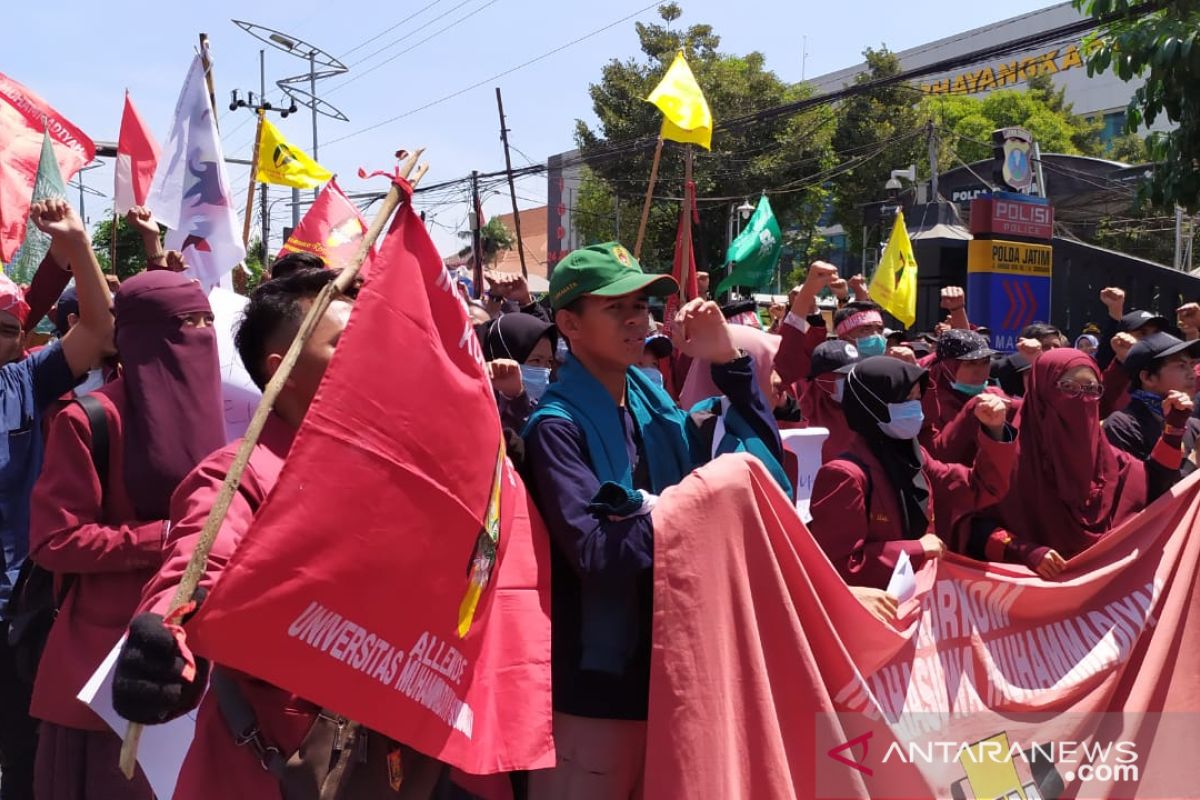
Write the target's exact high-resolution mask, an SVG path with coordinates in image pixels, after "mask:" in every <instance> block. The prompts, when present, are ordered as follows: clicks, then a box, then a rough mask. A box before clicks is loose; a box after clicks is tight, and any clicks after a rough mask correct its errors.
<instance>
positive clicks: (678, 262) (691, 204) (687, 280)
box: [663, 181, 700, 336]
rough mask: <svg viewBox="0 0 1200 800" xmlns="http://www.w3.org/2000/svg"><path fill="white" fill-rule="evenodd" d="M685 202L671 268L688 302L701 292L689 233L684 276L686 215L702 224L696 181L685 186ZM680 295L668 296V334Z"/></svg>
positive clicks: (664, 317) (664, 322) (694, 249)
mask: <svg viewBox="0 0 1200 800" xmlns="http://www.w3.org/2000/svg"><path fill="white" fill-rule="evenodd" d="M683 197H684V202H683V205H682V206H681V207H680V209H679V228H678V230H677V232H676V234H675V263H674V265H673V266H672V268H671V276H672V277H673V278H675V282H676V283H678V284H679V287H680V289H681V291H682V294H683V299H684V301H685V302H686V301H687V300H691V299H693V298H694V297H696V296H697V295H699V294H700V286H699V282H698V281H697V279H696V248H695V246H694V245H693V243H692V241H691V236H690V235H688V264H687V275H686V277H685V276H684V269H683V238H684V230H683V229H684V222H685V220H686V217H685V215H686V214H691V215H692V222H693V224H696V225H699V224H700V215H699V213H698V212H697V210H696V184H695V182H694V181H688V182H687V184H685V186H684V191H683ZM679 305H680V302H679V296H678V295H672V296H671V297H668V298H667V307H666V310H665V311H664V312H663V327H664V329H665V332H666V334H667V335H668V336H669V335H670V333H671V324H672V321H673V320H674V318H675V312H676V311H678V310H679Z"/></svg>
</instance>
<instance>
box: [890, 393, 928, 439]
mask: <svg viewBox="0 0 1200 800" xmlns="http://www.w3.org/2000/svg"><path fill="white" fill-rule="evenodd" d="M887 407H888V416H889V417H891V420H892V421H891V422H880V423H878V424H879V430H881V431H883V432H884V433H885V434H887V435H888V436H890V437H892V438H893V439H915V438H917V434H919V433H920V432H921V426H922V425H924V424H925V411H924V409H922V408H921V401H920V400H906V401H905V402H903V403H888V404H887Z"/></svg>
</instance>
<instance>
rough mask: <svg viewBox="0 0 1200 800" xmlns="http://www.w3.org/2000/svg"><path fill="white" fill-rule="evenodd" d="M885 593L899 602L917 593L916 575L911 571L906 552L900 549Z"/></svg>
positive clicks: (905, 600)
mask: <svg viewBox="0 0 1200 800" xmlns="http://www.w3.org/2000/svg"><path fill="white" fill-rule="evenodd" d="M887 593H888V594H890V595H891V596H892V597H894V598H896V599H897V600H899V601H900V602H901V603H904V602H907V601H908V600H909V599H911V598H912V596H913V595H915V594H916V593H917V576H916V574H915V573H914V572H913V566H912V561H911V560H910V559H909V557H908V553H905V552H903V551H901V553H900V557H899V558H898V559H896V568H895V569H894V570H892V579H891V580H889V581H888V585H887Z"/></svg>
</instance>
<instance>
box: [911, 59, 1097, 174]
mask: <svg viewBox="0 0 1200 800" xmlns="http://www.w3.org/2000/svg"><path fill="white" fill-rule="evenodd" d="M1063 93H1064V90H1063V89H1057V90H1056V89H1055V88H1054V85H1053V84H1052V83H1051V81H1050V78H1049V76H1044V75H1039V76H1037V77H1036V78H1032V79H1030V81H1029V85H1028V88H1026V89H1024V90H1014V89H1001V90H998V91H994V92H989V93H987V94H986V95H983V96H969V95H957V96H956V95H935V96H931V97H929V98H928V99H927V100H926V101H925V113H927V114H928V115H929V116H930V117H931V118H932V119H934V120H936V122H937V125H938V128H939V130H942V131H945V132H946V133H947V134H948V135H947V136H944V137H943V141H942V143H941V145H942V146H941V148H940V153H939V167H940V168H942V169H950V168H952V167H954V166H957V159H962V161H965V162H966V163H968V164H970V163H972V162H974V161H981V160H984V159H988V158H991V157H992V147H991V138H992V131H994V130H996V129H997V128H1007V127H1010V126H1018V127H1022V128H1027V129H1028V130H1029V131H1030V132H1031V133H1032V134H1033V135H1034V137H1035V138H1036V139H1037V141H1038V144H1039V145H1040V146H1041V149H1042V152H1044V153H1068V154H1073V155H1086V156H1101V155H1103V154H1104V146H1103V145H1102V144H1101V142H1100V131H1101V128H1102V127H1103V126H1102V124H1101V122H1100V121H1099V120H1095V119H1087V118H1084V117H1081V116H1079V115H1078V114H1075V113H1074V111H1073V109H1072V108H1071V106H1070V104H1068V103H1066V102H1065V101H1064V99H1063ZM956 156H957V158H956Z"/></svg>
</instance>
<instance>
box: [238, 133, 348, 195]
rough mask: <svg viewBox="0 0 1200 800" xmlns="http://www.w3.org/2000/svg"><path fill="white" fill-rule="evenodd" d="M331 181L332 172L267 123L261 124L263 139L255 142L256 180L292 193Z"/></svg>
mask: <svg viewBox="0 0 1200 800" xmlns="http://www.w3.org/2000/svg"><path fill="white" fill-rule="evenodd" d="M332 177H333V173H332V172H330V171H329V170H327V169H325V168H324V167H322V166H321V165H320V164H318V163H317V162H316V161H313V159H312V156H310V155H309V154H308V153H305V152H304V151H303V150H301V149H300V148H298V147H295V146H294V145H292V144H291V143H289V142H288V140H287V139H284V138H283V134H282V133H280V132H279V129H278V128H276V127H275V126H274V125H272V124H271V123H270V122H269V121H268V120H265V119H264V120H263V123H262V138H261V139H259V141H258V175H257V177H256V180H258V181H259V182H260V183H274V184H278V185H280V186H291V187H292V188H294V189H315V188H316V187H318V186H320V185H321V184H322V183H325V182H326V181H328V180H329V179H330V178H332Z"/></svg>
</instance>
